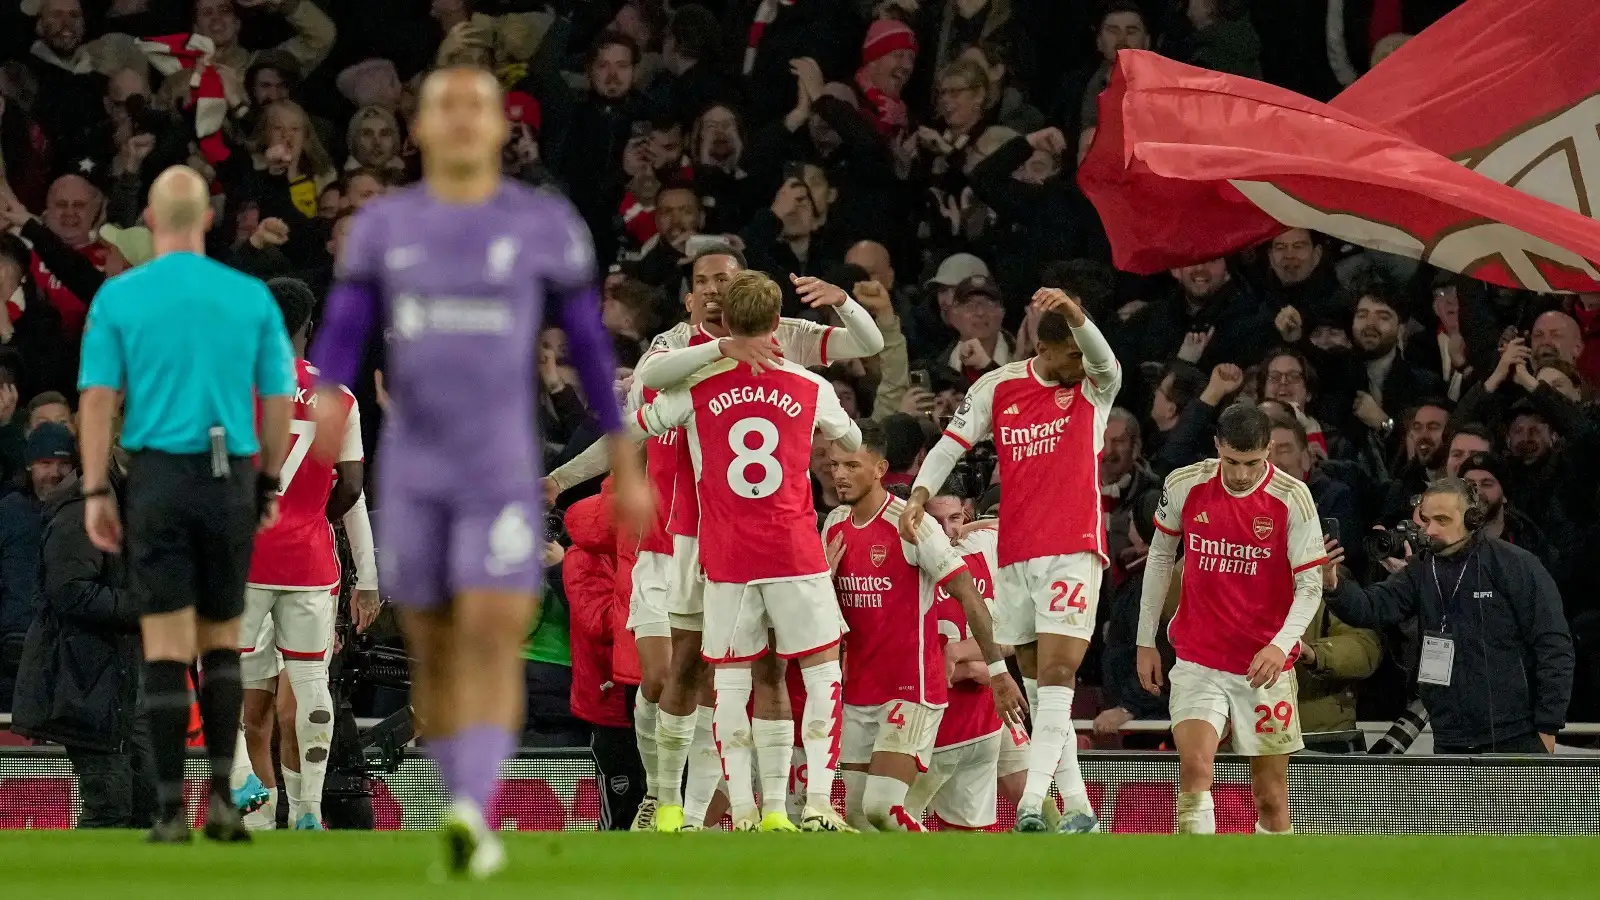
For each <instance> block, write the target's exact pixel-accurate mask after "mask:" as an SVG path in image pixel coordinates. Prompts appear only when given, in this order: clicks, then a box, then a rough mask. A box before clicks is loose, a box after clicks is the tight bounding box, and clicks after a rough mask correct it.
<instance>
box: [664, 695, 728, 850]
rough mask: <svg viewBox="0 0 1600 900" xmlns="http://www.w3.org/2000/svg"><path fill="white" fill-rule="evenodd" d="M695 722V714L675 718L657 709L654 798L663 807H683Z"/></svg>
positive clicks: (696, 717)
mask: <svg viewBox="0 0 1600 900" xmlns="http://www.w3.org/2000/svg"><path fill="white" fill-rule="evenodd" d="M708 712H709V710H708ZM698 718H699V717H698V716H697V715H696V714H695V713H690V714H688V715H687V716H675V715H673V714H672V713H669V712H667V711H666V710H664V709H659V708H658V710H657V712H656V789H657V790H658V791H659V793H658V794H656V797H657V799H659V800H660V801H661V805H662V806H682V805H683V767H684V765H685V764H686V763H688V761H689V747H690V745H691V744H692V743H693V742H694V735H695V728H694V726H695V721H696V719H698ZM707 731H708V733H707V737H709V736H710V734H709V729H708V730H707ZM713 752H715V751H713ZM685 821H688V820H687V819H685ZM695 824H696V825H698V824H700V823H698V822H696V823H695Z"/></svg>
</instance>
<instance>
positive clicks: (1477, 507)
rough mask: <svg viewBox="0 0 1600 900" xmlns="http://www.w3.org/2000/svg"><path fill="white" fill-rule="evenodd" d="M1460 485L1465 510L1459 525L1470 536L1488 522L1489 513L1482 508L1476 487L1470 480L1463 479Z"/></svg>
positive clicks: (1481, 501)
mask: <svg viewBox="0 0 1600 900" xmlns="http://www.w3.org/2000/svg"><path fill="white" fill-rule="evenodd" d="M1461 484H1462V486H1463V487H1464V488H1465V490H1466V497H1467V509H1466V511H1465V512H1463V513H1462V514H1461V524H1462V525H1463V526H1464V527H1465V528H1466V529H1467V533H1468V534H1471V533H1473V532H1475V531H1477V530H1478V529H1479V528H1482V527H1483V524H1484V523H1485V522H1487V521H1488V520H1489V511H1488V510H1487V509H1485V508H1484V506H1483V499H1482V498H1480V497H1479V496H1478V486H1477V485H1476V484H1475V483H1473V482H1472V480H1471V479H1467V478H1463V479H1461Z"/></svg>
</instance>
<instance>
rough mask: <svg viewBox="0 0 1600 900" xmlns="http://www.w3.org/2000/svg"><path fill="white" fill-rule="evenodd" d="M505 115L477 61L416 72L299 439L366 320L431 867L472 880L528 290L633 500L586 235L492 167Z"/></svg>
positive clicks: (522, 448) (525, 402)
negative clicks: (441, 836)
mask: <svg viewBox="0 0 1600 900" xmlns="http://www.w3.org/2000/svg"><path fill="white" fill-rule="evenodd" d="M507 127H508V126H507V124H506V120H505V113H504V104H503V103H502V101H501V98H500V88H499V85H498V84H497V83H496V82H495V80H494V77H493V76H492V75H490V74H489V73H487V72H484V71H481V70H478V69H470V68H446V69H440V70H437V71H435V72H433V73H432V74H431V75H429V76H428V79H427V80H426V81H425V82H424V83H423V86H422V90H421V93H420V96H419V98H418V109H417V123H416V131H415V133H416V137H417V141H418V144H419V146H420V147H421V150H422V162H423V174H424V178H423V182H422V183H421V184H420V185H417V186H415V187H412V188H407V189H405V190H402V191H398V192H396V193H393V194H390V195H388V196H385V197H382V198H379V199H378V200H375V201H373V202H372V203H371V204H369V205H368V206H367V207H365V208H364V209H363V210H362V211H361V213H360V215H358V216H357V217H356V218H355V219H354V220H353V224H352V226H351V229H350V233H349V235H348V237H347V239H346V244H345V248H344V254H343V256H342V258H341V260H340V264H339V273H338V274H339V282H338V283H337V284H336V285H335V286H334V289H333V291H332V293H331V294H330V295H329V298H328V305H327V313H326V317H325V319H324V321H323V324H322V328H321V329H320V330H319V332H318V334H317V340H316V343H315V344H314V346H313V348H312V354H311V359H312V362H313V363H314V364H315V365H316V367H317V368H318V369H319V370H320V372H321V375H320V379H319V383H320V384H321V385H322V387H321V388H319V392H318V400H319V402H318V406H317V407H316V418H317V433H316V435H315V440H316V442H317V445H318V446H317V448H316V449H315V450H314V452H317V453H318V455H319V458H323V459H327V458H331V457H332V456H333V455H334V450H335V449H336V447H337V444H338V438H339V436H340V435H341V434H343V426H344V422H343V421H342V417H341V415H340V412H339V409H338V404H337V398H338V397H339V396H340V393H341V392H340V391H339V389H338V388H337V385H341V384H348V383H350V382H351V381H353V380H354V379H355V378H356V377H357V375H358V370H359V368H360V364H361V359H362V354H363V351H364V350H365V348H366V344H367V340H368V339H369V338H370V337H372V336H373V335H375V334H377V333H378V331H379V330H380V328H382V327H384V326H387V329H388V331H389V332H390V333H391V334H392V335H393V341H392V343H391V345H390V347H389V353H388V362H387V364H386V367H385V370H384V387H385V389H386V391H387V393H388V395H389V397H390V403H389V410H388V416H387V418H386V421H385V426H386V427H385V430H384V436H383V440H384V443H385V447H384V460H385V465H384V469H383V473H382V476H381V478H380V485H379V487H380V489H381V490H382V491H383V492H384V497H383V504H382V505H381V507H380V509H379V516H380V522H379V526H380V531H381V533H382V535H383V540H384V545H385V549H386V551H387V552H388V553H389V559H390V560H392V562H391V563H390V564H389V565H387V566H385V567H384V571H383V573H382V574H383V576H384V578H385V580H386V583H387V585H388V588H389V589H388V591H387V593H388V594H389V595H390V596H391V597H393V598H394V600H395V601H396V602H397V603H399V604H402V605H403V609H402V610H401V625H402V627H403V629H404V631H405V637H406V648H407V650H408V651H409V653H410V654H411V657H412V692H411V699H412V705H413V707H414V708H415V709H416V713H417V720H418V725H419V728H420V729H421V731H422V733H423V740H424V744H425V746H426V747H427V749H428V752H429V754H430V755H431V756H433V757H434V759H435V760H437V761H438V762H439V768H440V772H441V774H442V775H443V777H444V781H445V786H446V788H447V789H448V790H449V791H450V794H451V796H452V803H451V806H450V808H449V811H448V812H447V813H446V815H445V819H444V831H445V836H446V849H447V863H448V866H449V868H450V870H451V871H452V872H454V873H458V874H466V875H469V876H472V877H484V876H486V875H489V874H492V873H493V872H495V871H498V870H499V869H500V868H501V867H503V865H504V863H505V852H504V849H503V848H502V846H501V844H500V842H499V840H498V839H497V838H496V837H495V830H496V828H495V826H494V825H490V824H489V823H486V822H485V821H484V811H485V809H486V808H487V805H488V803H489V800H490V797H491V796H492V795H493V793H494V789H495V786H496V783H497V781H498V777H499V769H500V763H501V762H502V761H503V760H504V759H505V758H506V756H507V755H509V754H510V752H511V750H512V749H513V748H514V747H515V746H516V739H517V735H518V734H520V733H521V730H522V714H523V710H524V708H525V705H526V703H525V698H524V687H523V676H522V659H521V647H522V641H523V639H524V638H525V637H526V636H527V633H528V622H529V619H530V617H531V615H532V612H533V609H534V604H535V602H536V598H537V596H538V592H539V585H540V582H541V573H540V571H539V548H540V546H542V541H541V535H540V531H541V530H542V529H540V528H539V527H538V523H540V522H542V521H543V519H542V516H541V514H540V511H539V509H540V501H541V496H540V486H539V484H540V479H539V472H538V465H539V463H538V460H539V458H540V449H539V448H540V442H539V438H538V435H537V434H535V431H534V427H533V423H534V422H536V421H537V417H536V415H535V413H536V404H535V395H534V392H535V390H536V389H537V388H536V386H535V373H536V365H535V360H536V357H535V354H536V353H537V347H538V340H537V336H538V333H539V327H540V323H541V320H542V319H543V313H544V307H545V306H546V305H549V306H551V307H552V308H553V309H554V311H555V312H556V313H557V314H558V321H559V322H560V324H561V327H562V328H563V329H564V330H565V331H566V333H567V340H568V341H569V343H570V345H571V347H572V358H573V360H574V361H575V362H576V363H577V365H578V370H579V374H580V376H581V377H582V381H583V388H584V394H585V395H586V396H587V397H588V399H589V404H590V409H591V410H592V412H593V413H594V414H595V416H596V418H597V420H598V421H599V423H600V425H601V427H602V428H605V429H607V430H609V431H611V432H613V435H612V438H611V441H612V444H613V452H612V475H613V484H614V493H615V500H616V503H617V505H618V518H619V519H620V520H621V521H622V522H623V523H626V524H627V525H628V527H633V528H643V527H644V526H645V525H646V524H647V522H648V518H649V507H650V498H649V488H648V485H647V484H646V483H645V481H644V477H643V475H642V474H641V472H640V470H639V463H638V459H637V451H636V449H635V447H634V445H633V442H632V441H631V440H630V439H628V438H627V437H626V436H625V435H623V434H622V432H621V417H620V415H619V413H618V410H617V406H616V401H615V399H614V398H613V396H612V379H613V378H614V376H615V369H614V366H613V363H612V346H611V340H610V337H609V336H608V335H607V334H606V333H605V330H604V329H603V327H602V326H601V323H600V303H599V291H598V290H597V286H596V272H595V261H594V248H593V246H592V244H591V243H590V240H589V236H588V234H587V233H586V232H585V230H584V227H583V223H582V221H581V220H580V219H579V218H578V216H577V214H576V212H575V211H574V210H573V209H572V207H571V205H570V204H569V203H567V201H566V200H564V199H562V198H561V197H560V196H558V195H556V194H553V193H549V192H544V191H539V190H535V189H532V188H528V187H525V186H523V185H521V184H519V183H517V182H514V181H510V180H507V179H503V178H501V176H500V157H501V154H500V150H501V146H502V145H503V144H504V142H505V136H506V133H507ZM463 410H472V412H473V414H472V415H463V413H462V411H463ZM496 824H497V823H496Z"/></svg>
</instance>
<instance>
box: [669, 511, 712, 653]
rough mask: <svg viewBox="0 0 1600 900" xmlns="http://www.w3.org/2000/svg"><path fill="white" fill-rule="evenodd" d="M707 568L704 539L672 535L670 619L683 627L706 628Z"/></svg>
mask: <svg viewBox="0 0 1600 900" xmlns="http://www.w3.org/2000/svg"><path fill="white" fill-rule="evenodd" d="M705 588H706V575H705V571H704V570H702V569H701V568H700V539H699V538H692V537H684V536H683V535H681V534H675V535H673V536H672V581H671V582H670V583H669V584H668V590H667V603H666V607H667V623H668V624H669V625H671V626H672V627H673V628H676V629H678V630H679V631H703V630H704V629H705V619H704V618H703V614H704V613H705Z"/></svg>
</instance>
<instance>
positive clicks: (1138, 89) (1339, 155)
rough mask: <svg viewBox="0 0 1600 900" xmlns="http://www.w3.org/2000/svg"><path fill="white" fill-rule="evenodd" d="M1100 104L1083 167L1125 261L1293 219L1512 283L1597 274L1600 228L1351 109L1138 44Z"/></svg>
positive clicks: (1576, 285)
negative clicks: (1096, 130) (1188, 62)
mask: <svg viewBox="0 0 1600 900" xmlns="http://www.w3.org/2000/svg"><path fill="white" fill-rule="evenodd" d="M1478 5H1479V6H1481V5H1482V4H1478ZM1501 27H1502V28H1503V27H1504V25H1503V23H1502V25H1501ZM1419 40H1420V38H1419ZM1413 43H1415V42H1413ZM1408 49H1409V45H1408V46H1407V47H1406V48H1402V51H1401V52H1404V51H1405V50H1408ZM1398 55H1399V54H1398V53H1397V54H1396V56H1398ZM1381 68H1382V67H1380V70H1375V71H1381ZM1435 74H1436V77H1437V75H1438V73H1437V71H1436V73H1435ZM1099 103H1100V126H1099V127H1100V131H1099V133H1098V134H1097V135H1096V138H1095V141H1094V145H1093V147H1092V148H1091V149H1090V151H1089V155H1088V157H1087V158H1086V159H1085V160H1084V163H1083V166H1082V167H1081V169H1080V171H1079V176H1078V177H1079V183H1080V185H1081V186H1082V187H1083V190H1084V193H1085V194H1086V195H1088V197H1089V199H1090V200H1092V201H1093V202H1094V204H1095V207H1096V208H1097V209H1098V210H1099V212H1100V215H1101V218H1102V220H1103V221H1104V222H1105V225H1106V231H1107V234H1108V236H1109V237H1110V239H1111V245H1112V249H1113V252H1114V258H1115V261H1116V263H1117V265H1118V266H1120V267H1122V268H1124V269H1128V270H1131V271H1135V272H1154V271H1160V270H1162V269H1168V268H1173V267H1176V266H1180V265H1186V264H1189V263H1193V262H1197V261H1201V260H1205V259H1214V258H1216V257H1219V256H1223V255H1225V254H1227V253H1230V252H1233V251H1235V250H1238V249H1240V248H1243V247H1246V246H1250V245H1252V244H1255V243H1259V242H1261V241H1263V240H1266V239H1267V238H1269V237H1271V236H1272V235H1273V234H1275V233H1276V232H1278V231H1280V230H1282V228H1283V227H1284V226H1289V227H1301V228H1309V229H1312V230H1315V231H1321V232H1323V233H1325V234H1329V235H1332V236H1334V237H1337V238H1340V239H1342V240H1346V241H1349V242H1351V243H1355V244H1359V245H1361V246H1364V247H1369V248H1372V249H1376V250H1384V251H1388V252H1392V253H1398V254H1401V255H1405V256H1410V257H1413V258H1418V259H1421V260H1423V261H1424V262H1427V263H1429V264H1431V265H1435V266H1439V267H1440V268H1444V269H1449V270H1451V271H1455V272H1461V273H1464V274H1467V275H1471V276H1473V277H1476V278H1481V279H1483V280H1486V281H1492V282H1495V283H1498V284H1504V285H1509V286H1513V287H1527V288H1531V289H1535V290H1545V291H1548V290H1585V289H1589V288H1590V286H1591V285H1593V284H1594V283H1595V281H1596V280H1600V269H1597V267H1596V265H1595V264H1594V262H1593V261H1595V260H1600V222H1596V221H1594V220H1592V219H1587V218H1585V217H1584V216H1582V215H1579V214H1578V213H1575V212H1572V211H1571V210H1568V209H1564V208H1562V207H1559V206H1557V205H1555V204H1553V203H1548V202H1545V201H1541V200H1538V199H1535V198H1533V197H1530V196H1528V195H1527V194H1525V193H1523V192H1521V191H1518V190H1516V189H1514V188H1511V187H1507V186H1506V185H1504V184H1501V183H1498V182H1496V181H1493V180H1491V179H1490V178H1488V177H1486V176H1484V175H1479V174H1476V173H1474V172H1472V171H1470V170H1468V169H1466V168H1465V167H1463V166H1461V165H1458V164H1456V163H1453V162H1451V161H1450V160H1448V159H1446V158H1445V157H1443V156H1441V155H1439V154H1437V153H1434V152H1432V151H1430V150H1426V149H1424V148H1422V147H1420V146H1418V145H1417V144H1415V143H1413V142H1411V141H1409V140H1406V139H1405V138H1403V137H1401V136H1400V135H1399V134H1397V133H1395V132H1392V131H1390V130H1387V129H1385V128H1383V127H1380V126H1379V125H1376V124H1374V123H1372V122H1370V121H1368V120H1366V119H1363V118H1361V117H1359V116H1357V115H1354V114H1352V113H1350V112H1348V111H1346V110H1344V109H1341V108H1336V107H1333V106H1328V105H1325V104H1321V103H1317V102H1315V101H1313V100H1309V99H1307V98H1305V97H1302V96H1300V95H1299V94H1296V93H1293V92H1292V91H1288V90H1284V89H1282V88H1277V87H1273V86H1271V85H1267V84H1263V83H1261V82H1257V81H1252V80H1250V79H1247V78H1240V77H1236V76H1232V75H1223V74H1220V73H1217V72H1211V71H1207V70H1204V69H1197V68H1194V67H1192V66H1186V65H1183V64H1181V63H1176V62H1172V61H1171V60H1167V59H1163V58H1162V57H1160V56H1157V55H1156V54H1153V53H1149V52H1145V51H1134V50H1124V51H1122V52H1121V53H1119V54H1118V57H1117V65H1116V67H1115V70H1114V72H1113V75H1112V80H1111V85H1110V86H1109V87H1107V88H1106V90H1105V91H1104V92H1103V93H1102V94H1101V95H1100V100H1099Z"/></svg>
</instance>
